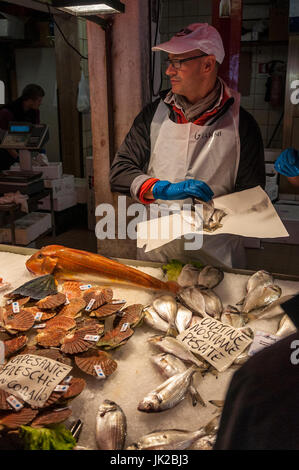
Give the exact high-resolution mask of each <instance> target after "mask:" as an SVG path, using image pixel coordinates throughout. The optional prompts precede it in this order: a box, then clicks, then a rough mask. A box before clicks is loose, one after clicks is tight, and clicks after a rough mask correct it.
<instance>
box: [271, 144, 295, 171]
mask: <svg viewBox="0 0 299 470" xmlns="http://www.w3.org/2000/svg"><path fill="white" fill-rule="evenodd" d="M274 168H275V170H276V171H277V172H278V173H280V174H281V175H284V176H287V177H293V176H298V175H299V153H298V151H297V150H295V149H294V148H289V149H286V150H284V151H283V152H282V153H281V154H280V155H279V157H278V158H277V160H276V162H275V164H274Z"/></svg>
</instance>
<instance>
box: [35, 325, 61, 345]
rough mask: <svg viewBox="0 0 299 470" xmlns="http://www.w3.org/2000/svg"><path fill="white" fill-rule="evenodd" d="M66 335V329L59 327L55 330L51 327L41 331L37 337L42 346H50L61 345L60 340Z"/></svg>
mask: <svg viewBox="0 0 299 470" xmlns="http://www.w3.org/2000/svg"><path fill="white" fill-rule="evenodd" d="M65 335H66V330H59V329H58V328H57V329H53V330H51V329H50V330H47V331H41V332H40V333H38V334H37V335H36V337H35V339H36V342H37V343H38V344H39V345H40V346H44V347H45V348H49V347H54V346H60V342H61V340H62V339H63V338H64V337H65Z"/></svg>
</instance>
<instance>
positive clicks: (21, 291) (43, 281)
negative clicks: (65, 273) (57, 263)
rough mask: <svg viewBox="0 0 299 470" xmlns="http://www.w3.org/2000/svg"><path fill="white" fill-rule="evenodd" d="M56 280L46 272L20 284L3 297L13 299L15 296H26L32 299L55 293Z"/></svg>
mask: <svg viewBox="0 0 299 470" xmlns="http://www.w3.org/2000/svg"><path fill="white" fill-rule="evenodd" d="M57 285H58V283H57V281H56V280H55V278H54V276H52V274H46V275H45V276H40V277H37V278H34V279H31V280H30V281H28V282H26V283H25V284H22V285H21V286H20V287H18V288H17V289H15V290H14V291H13V292H9V293H8V294H5V296H4V297H6V298H9V299H14V298H16V297H17V296H22V297H27V296H29V297H30V298H32V299H43V298H44V297H46V296H47V295H54V294H57Z"/></svg>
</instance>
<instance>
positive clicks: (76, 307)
mask: <svg viewBox="0 0 299 470" xmlns="http://www.w3.org/2000/svg"><path fill="white" fill-rule="evenodd" d="M85 307H86V302H85V300H83V299H80V298H78V297H77V298H73V299H71V300H70V303H69V304H67V305H64V306H63V307H62V309H61V310H60V312H59V313H58V316H60V315H63V316H64V317H69V318H76V317H78V316H80V315H81V311H82V310H83V309H84V308H85Z"/></svg>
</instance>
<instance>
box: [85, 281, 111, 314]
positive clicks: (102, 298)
mask: <svg viewBox="0 0 299 470" xmlns="http://www.w3.org/2000/svg"><path fill="white" fill-rule="evenodd" d="M83 299H84V300H85V302H86V305H87V306H88V304H89V302H90V301H91V300H93V299H94V300H95V302H94V303H93V305H92V307H91V308H90V310H89V311H92V310H96V309H97V308H99V307H100V306H101V305H103V304H105V303H107V302H110V301H111V300H112V299H113V292H112V289H110V287H107V288H104V289H97V288H95V287H92V288H91V289H88V290H87V291H85V293H84V295H83Z"/></svg>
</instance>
